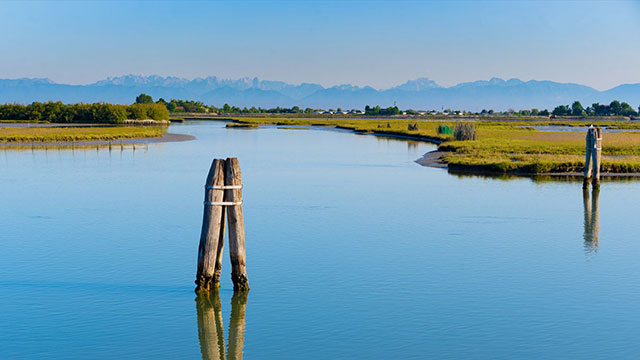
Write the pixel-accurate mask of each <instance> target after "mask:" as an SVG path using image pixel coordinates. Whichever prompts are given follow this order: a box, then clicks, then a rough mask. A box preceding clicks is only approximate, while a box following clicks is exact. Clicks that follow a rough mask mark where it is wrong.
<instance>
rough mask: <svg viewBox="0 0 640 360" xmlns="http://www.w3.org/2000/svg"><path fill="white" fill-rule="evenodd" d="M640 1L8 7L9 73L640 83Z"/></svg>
mask: <svg viewBox="0 0 640 360" xmlns="http://www.w3.org/2000/svg"><path fill="white" fill-rule="evenodd" d="M639 39H640V1H620V2H616V1H599V2H597V1H592V2H578V1H569V2H558V1H554V2H551V1H510V2H507V1H491V2H478V1H475V2H467V1H449V2H436V1H395V2H385V1H340V2H338V1H298V2H294V1H251V2H248V1H247V2H238V1H234V2H223V1H218V2H152V1H143V2H118V1H109V2H0V78H19V77H47V78H50V79H52V80H53V81H56V82H62V83H72V84H85V83H91V82H94V81H97V80H101V79H104V78H106V77H108V76H118V75H124V74H143V75H151V74H158V75H163V76H168V75H172V76H179V77H186V78H194V77H205V76H210V75H216V76H219V77H224V78H240V77H244V76H249V77H254V76H257V77H259V78H261V79H267V80H283V81H287V82H291V83H301V82H314V83H320V84H322V85H325V86H331V85H337V84H345V83H350V84H354V85H371V86H373V87H376V88H386V87H390V86H393V85H396V84H399V83H403V82H405V81H406V80H409V79H415V78H418V77H428V78H431V79H433V80H435V81H436V82H438V83H439V84H441V85H445V86H450V85H454V84H456V83H459V82H464V81H474V80H479V79H489V78H491V77H494V76H496V77H502V78H511V77H517V78H520V79H522V80H530V79H537V80H553V81H559V82H575V83H581V84H585V85H589V86H593V87H595V88H597V89H601V90H602V89H608V88H611V87H613V86H616V85H619V84H622V83H637V82H640V46H639V45H638V40H639Z"/></svg>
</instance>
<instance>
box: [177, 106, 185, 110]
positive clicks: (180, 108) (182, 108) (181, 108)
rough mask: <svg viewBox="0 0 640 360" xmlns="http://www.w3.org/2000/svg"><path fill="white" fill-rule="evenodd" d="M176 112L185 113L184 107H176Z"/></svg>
mask: <svg viewBox="0 0 640 360" xmlns="http://www.w3.org/2000/svg"><path fill="white" fill-rule="evenodd" d="M176 111H184V106H176Z"/></svg>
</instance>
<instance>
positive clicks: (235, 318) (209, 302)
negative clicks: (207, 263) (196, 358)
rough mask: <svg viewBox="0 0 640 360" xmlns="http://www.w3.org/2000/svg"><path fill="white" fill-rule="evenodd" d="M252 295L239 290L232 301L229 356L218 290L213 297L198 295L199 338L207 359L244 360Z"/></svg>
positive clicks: (203, 354)
mask: <svg viewBox="0 0 640 360" xmlns="http://www.w3.org/2000/svg"><path fill="white" fill-rule="evenodd" d="M248 294H249V293H248V292H246V291H235V292H234V293H233V297H232V298H231V317H230V319H229V331H228V337H229V343H228V346H227V351H226V357H225V341H224V326H223V323H222V306H221V302H220V292H219V290H218V289H215V290H212V293H211V294H210V295H198V297H197V298H196V311H197V313H198V339H199V340H200V352H201V353H202V359H203V360H212V359H217V360H224V359H225V358H226V359H242V349H243V347H244V328H245V309H246V307H247V296H248Z"/></svg>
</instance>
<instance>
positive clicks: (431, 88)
mask: <svg viewBox="0 0 640 360" xmlns="http://www.w3.org/2000/svg"><path fill="white" fill-rule="evenodd" d="M140 93H146V94H149V95H151V96H152V97H153V98H154V99H158V98H164V99H166V100H170V99H183V100H199V101H202V102H203V103H205V104H207V105H215V106H222V105H223V104H225V103H228V104H230V105H235V106H240V107H244V106H247V107H251V106H261V107H275V106H281V107H291V106H294V105H297V106H300V107H312V108H322V109H329V108H338V107H341V108H343V109H351V108H356V109H363V108H364V107H365V105H372V106H373V105H380V106H383V107H387V106H393V104H394V103H395V104H397V106H398V107H399V108H401V109H416V110H431V109H437V110H440V109H442V108H445V109H446V108H451V109H454V110H469V111H480V110H481V109H494V110H496V111H504V110H508V109H509V108H513V109H515V110H520V109H531V108H539V109H545V108H547V109H550V110H551V109H553V107H555V106H557V105H560V104H570V103H571V102H573V101H575V100H579V101H580V102H581V103H582V104H583V106H585V107H586V106H588V105H591V104H592V103H594V102H599V103H607V104H608V103H609V102H611V101H612V100H620V101H626V102H628V103H629V104H631V106H633V107H634V108H637V106H638V105H639V104H640V83H638V84H624V85H620V86H616V87H614V88H612V89H609V90H606V91H598V90H596V89H594V88H591V87H588V86H584V85H579V84H571V83H557V82H553V81H537V80H531V81H521V80H519V79H509V80H503V79H498V78H493V79H491V80H488V81H485V80H480V81H474V82H466V83H460V84H458V85H455V86H451V87H442V86H440V85H438V84H437V83H436V82H435V81H433V80H430V79H427V78H419V79H416V80H410V81H407V82H406V83H404V84H402V85H398V86H395V87H392V88H389V89H383V90H376V89H374V88H372V87H370V86H365V87H358V86H353V85H339V86H333V87H329V88H325V87H323V86H321V85H318V84H308V83H303V84H300V85H292V84H288V83H285V82H282V81H266V80H259V79H258V78H253V79H251V78H242V79H238V80H230V79H221V78H218V77H215V76H212V77H207V78H197V79H193V80H188V79H183V78H178V77H172V76H170V77H162V76H157V75H152V76H138V75H126V76H120V77H111V78H108V79H106V80H101V81H98V82H96V83H93V84H89V85H67V84H57V83H54V82H52V81H50V80H49V79H0V103H13V102H17V103H31V102H33V101H49V100H53V101H62V102H64V103H76V102H98V101H105V102H111V103H121V104H130V103H132V102H133V101H134V99H135V98H136V96H137V95H139V94H140Z"/></svg>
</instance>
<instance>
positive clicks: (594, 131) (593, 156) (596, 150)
mask: <svg viewBox="0 0 640 360" xmlns="http://www.w3.org/2000/svg"><path fill="white" fill-rule="evenodd" d="M586 143H587V148H586V157H585V163H584V181H583V182H582V188H584V189H586V188H588V187H589V180H590V179H591V177H592V173H593V187H594V188H598V187H600V162H601V159H602V130H601V129H600V128H599V127H593V125H591V126H590V127H589V129H588V130H587V139H586Z"/></svg>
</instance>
